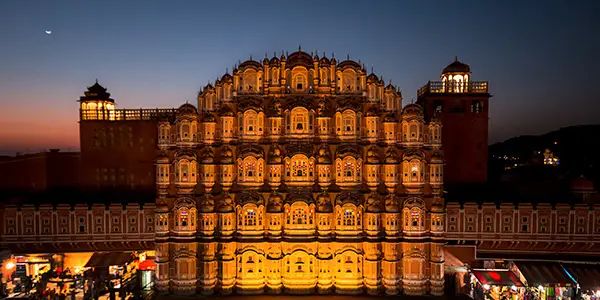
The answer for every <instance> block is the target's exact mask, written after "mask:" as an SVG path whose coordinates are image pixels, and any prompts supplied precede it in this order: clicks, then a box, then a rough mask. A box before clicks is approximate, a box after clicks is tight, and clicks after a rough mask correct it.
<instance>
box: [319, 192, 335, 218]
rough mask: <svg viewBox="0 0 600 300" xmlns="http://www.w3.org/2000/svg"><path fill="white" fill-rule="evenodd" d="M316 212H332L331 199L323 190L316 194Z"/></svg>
mask: <svg viewBox="0 0 600 300" xmlns="http://www.w3.org/2000/svg"><path fill="white" fill-rule="evenodd" d="M317 212H320V213H332V212H333V205H331V199H330V198H329V195H328V194H327V193H326V192H323V193H321V194H319V195H318V196H317Z"/></svg>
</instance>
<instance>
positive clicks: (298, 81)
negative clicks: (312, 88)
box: [294, 74, 307, 91]
mask: <svg viewBox="0 0 600 300" xmlns="http://www.w3.org/2000/svg"><path fill="white" fill-rule="evenodd" d="M294 88H295V89H296V90H298V91H303V90H304V89H305V88H307V84H306V78H305V77H304V75H300V74H297V75H296V76H295V77H294Z"/></svg>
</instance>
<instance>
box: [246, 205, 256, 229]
mask: <svg viewBox="0 0 600 300" xmlns="http://www.w3.org/2000/svg"><path fill="white" fill-rule="evenodd" d="M256 218H257V217H256V212H255V211H254V209H247V210H246V211H245V212H244V226H256Z"/></svg>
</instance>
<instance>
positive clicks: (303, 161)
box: [286, 154, 314, 181]
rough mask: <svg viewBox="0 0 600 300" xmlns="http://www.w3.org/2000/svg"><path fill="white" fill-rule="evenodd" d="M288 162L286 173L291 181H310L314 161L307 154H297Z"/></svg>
mask: <svg viewBox="0 0 600 300" xmlns="http://www.w3.org/2000/svg"><path fill="white" fill-rule="evenodd" d="M286 163H287V165H286V168H287V170H286V175H287V176H288V178H290V181H309V180H311V178H312V177H313V172H314V170H313V168H314V161H313V160H312V159H309V158H308V157H306V155H304V154H296V155H294V156H292V159H291V160H286Z"/></svg>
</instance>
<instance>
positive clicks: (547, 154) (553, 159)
mask: <svg viewBox="0 0 600 300" xmlns="http://www.w3.org/2000/svg"><path fill="white" fill-rule="evenodd" d="M544 164H545V165H551V166H558V165H560V159H559V158H558V156H555V155H554V153H552V151H550V149H546V151H544Z"/></svg>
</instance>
